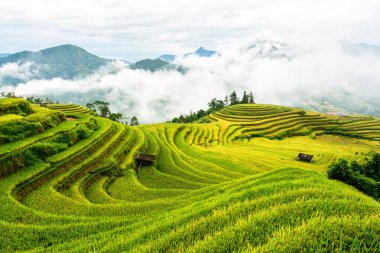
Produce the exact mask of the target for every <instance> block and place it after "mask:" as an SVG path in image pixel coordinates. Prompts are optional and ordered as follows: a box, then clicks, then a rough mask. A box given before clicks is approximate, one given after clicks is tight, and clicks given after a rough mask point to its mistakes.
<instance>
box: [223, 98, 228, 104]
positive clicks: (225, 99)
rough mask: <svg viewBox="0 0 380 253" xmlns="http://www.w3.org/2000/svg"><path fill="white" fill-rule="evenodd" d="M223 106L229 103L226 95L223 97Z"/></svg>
mask: <svg viewBox="0 0 380 253" xmlns="http://www.w3.org/2000/svg"><path fill="white" fill-rule="evenodd" d="M223 102H224V106H228V105H229V104H228V103H229V101H228V96H226V97H225V98H224V101H223Z"/></svg>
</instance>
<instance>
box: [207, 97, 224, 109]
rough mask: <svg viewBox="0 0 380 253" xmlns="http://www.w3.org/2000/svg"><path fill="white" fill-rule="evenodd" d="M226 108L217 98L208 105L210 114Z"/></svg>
mask: <svg viewBox="0 0 380 253" xmlns="http://www.w3.org/2000/svg"><path fill="white" fill-rule="evenodd" d="M223 107H224V102H223V101H222V100H218V99H216V98H213V99H212V100H211V101H210V102H209V103H208V108H209V109H208V111H209V112H214V111H219V110H220V109H222V108H223Z"/></svg>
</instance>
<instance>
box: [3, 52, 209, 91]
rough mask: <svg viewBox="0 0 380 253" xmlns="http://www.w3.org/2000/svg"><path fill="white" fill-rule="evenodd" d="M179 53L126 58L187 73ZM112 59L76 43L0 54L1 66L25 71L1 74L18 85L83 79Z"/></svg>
mask: <svg viewBox="0 0 380 253" xmlns="http://www.w3.org/2000/svg"><path fill="white" fill-rule="evenodd" d="M214 54H216V52H215V51H211V50H206V49H204V48H202V47H201V48H199V49H198V50H196V51H194V52H193V53H189V54H185V55H184V56H190V55H197V56H199V57H210V56H212V55H214ZM176 57H177V56H175V55H169V54H166V55H162V56H160V57H158V58H156V59H144V60H141V61H137V62H135V63H133V64H130V63H129V62H127V61H124V63H126V64H127V65H129V67H130V68H131V69H141V70H145V71H151V72H154V71H158V70H173V69H174V70H178V71H179V72H181V73H185V71H186V70H185V69H184V68H183V67H181V66H177V65H175V64H173V62H174V60H175V58H176ZM111 61H112V60H110V59H104V58H100V57H98V56H96V55H94V54H91V53H89V52H87V51H86V50H84V49H82V48H80V47H77V46H74V45H62V46H57V47H52V48H48V49H44V50H41V51H38V52H31V51H23V52H19V53H15V54H6V53H2V54H0V67H1V66H4V65H5V64H9V63H16V64H18V65H19V67H20V69H22V73H21V74H20V73H16V74H15V73H9V74H2V75H1V76H0V86H1V85H17V84H19V83H25V82H27V81H30V80H42V79H53V78H57V77H60V78H62V79H70V80H74V79H79V78H83V77H86V76H88V75H91V74H93V73H95V72H96V71H97V70H98V69H99V68H100V67H102V66H104V65H106V64H107V63H109V62H111Z"/></svg>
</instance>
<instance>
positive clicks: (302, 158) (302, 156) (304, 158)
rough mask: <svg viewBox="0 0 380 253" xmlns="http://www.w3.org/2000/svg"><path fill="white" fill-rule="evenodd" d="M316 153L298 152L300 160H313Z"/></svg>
mask: <svg viewBox="0 0 380 253" xmlns="http://www.w3.org/2000/svg"><path fill="white" fill-rule="evenodd" d="M313 157H314V155H308V154H304V153H299V154H298V161H304V162H309V163H310V162H311V160H312V159H313Z"/></svg>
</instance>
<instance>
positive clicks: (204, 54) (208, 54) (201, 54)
mask: <svg viewBox="0 0 380 253" xmlns="http://www.w3.org/2000/svg"><path fill="white" fill-rule="evenodd" d="M216 54H217V52H216V51H212V50H207V49H204V48H203V47H200V48H198V49H197V50H196V51H194V52H192V53H188V54H185V56H190V55H196V56H199V57H211V56H213V55H216Z"/></svg>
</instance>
